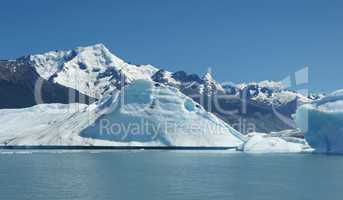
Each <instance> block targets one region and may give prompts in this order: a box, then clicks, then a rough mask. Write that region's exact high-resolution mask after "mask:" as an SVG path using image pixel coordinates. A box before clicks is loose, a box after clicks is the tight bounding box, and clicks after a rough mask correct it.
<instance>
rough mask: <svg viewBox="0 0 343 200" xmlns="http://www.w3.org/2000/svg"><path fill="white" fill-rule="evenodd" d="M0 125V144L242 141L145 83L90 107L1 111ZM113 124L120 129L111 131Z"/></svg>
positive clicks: (182, 99) (189, 103)
mask: <svg viewBox="0 0 343 200" xmlns="http://www.w3.org/2000/svg"><path fill="white" fill-rule="evenodd" d="M121 101H123V102H121ZM0 123H1V124H2V128H1V129H0V144H1V145H84V146H97V145H98V146H203V147H212V146H224V147H237V146H239V145H240V144H242V142H243V140H244V136H242V135H241V134H240V133H239V132H237V131H235V130H234V129H233V128H231V127H230V126H229V125H227V124H226V123H224V122H223V121H222V120H220V119H219V118H217V117H216V116H215V115H213V114H211V113H208V112H206V111H205V110H204V109H203V108H202V107H201V106H200V105H198V104H197V103H195V102H194V101H193V100H192V99H190V98H189V97H187V96H185V95H184V94H182V93H181V92H180V91H179V90H177V89H175V88H172V87H168V86H163V85H161V84H158V83H154V82H152V81H148V80H137V81H135V82H134V83H133V84H131V85H129V86H127V87H126V88H125V89H124V91H121V92H116V93H115V94H114V95H113V96H107V97H105V98H103V99H102V100H101V101H99V102H96V103H94V104H92V105H90V106H87V105H83V104H69V105H65V104H41V105H37V106H34V107H30V108H24V109H3V110H0ZM101 123H108V124H101ZM146 124H148V125H147V128H146V129H139V128H142V127H146V126H145V125H146ZM113 125H120V126H121V127H123V129H121V131H120V132H115V131H116V130H117V129H113ZM137 125H138V126H137ZM141 125H142V126H141ZM116 127H118V126H116Z"/></svg>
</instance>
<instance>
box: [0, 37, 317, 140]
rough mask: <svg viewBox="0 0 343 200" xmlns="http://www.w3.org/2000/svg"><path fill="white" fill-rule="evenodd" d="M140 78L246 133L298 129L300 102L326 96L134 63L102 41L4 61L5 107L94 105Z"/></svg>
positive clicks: (0, 102)
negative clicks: (176, 92) (171, 89)
mask: <svg viewBox="0 0 343 200" xmlns="http://www.w3.org/2000/svg"><path fill="white" fill-rule="evenodd" d="M229 78H230V77H229V76H228V79H229ZM139 79H145V80H151V81H154V82H156V83H158V84H164V85H168V86H171V87H174V88H177V89H178V90H179V91H181V92H182V93H183V94H185V95H187V96H189V97H191V98H192V99H193V100H195V101H196V102H198V103H199V104H201V105H202V106H203V107H204V108H205V109H206V110H207V111H210V112H212V113H214V114H215V115H217V116H218V117H219V118H221V119H223V120H224V121H225V122H227V123H229V124H230V125H231V126H233V127H234V128H236V129H237V130H239V131H240V132H243V133H246V132H249V129H254V130H255V131H260V132H271V131H281V130H284V129H290V128H294V127H293V120H292V118H291V115H292V114H294V113H295V111H296V109H297V106H298V105H302V104H304V103H308V102H311V101H312V100H313V99H318V98H321V96H315V95H312V96H309V97H307V96H303V95H302V94H299V93H297V92H295V91H291V90H287V88H285V87H284V86H283V85H282V84H281V83H279V82H273V81H263V82H260V83H247V84H238V85H235V84H220V83H219V82H218V81H216V80H215V79H214V78H213V77H212V75H211V74H210V73H206V74H205V75H204V76H202V77H200V76H198V75H195V74H187V73H186V72H184V71H178V72H169V71H167V70H164V69H158V68H156V67H154V66H152V65H134V64H130V63H128V62H125V61H124V60H122V59H120V58H118V57H117V56H115V55H113V54H112V53H111V52H110V51H109V50H108V49H107V48H106V47H105V46H104V45H102V44H97V45H93V46H87V47H79V48H76V49H74V50H68V51H51V52H47V53H44V54H38V55H28V56H24V57H21V58H18V59H16V60H1V61H0V94H1V96H2V97H3V98H1V99H0V108H2V109H3V108H23V107H30V106H33V105H36V104H37V103H41V102H44V103H71V102H81V103H86V104H90V103H92V102H94V101H96V100H99V99H101V98H103V97H105V96H107V95H110V94H111V93H112V92H113V91H116V90H118V89H121V87H122V86H125V85H128V84H130V83H132V82H133V81H135V80H139ZM37 91H39V92H37ZM250 126H251V127H250Z"/></svg>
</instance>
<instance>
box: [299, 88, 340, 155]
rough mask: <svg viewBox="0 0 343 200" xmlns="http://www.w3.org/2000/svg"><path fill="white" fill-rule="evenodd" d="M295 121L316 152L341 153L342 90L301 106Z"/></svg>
mask: <svg viewBox="0 0 343 200" xmlns="http://www.w3.org/2000/svg"><path fill="white" fill-rule="evenodd" d="M295 121H296V123H297V126H298V127H299V128H300V129H301V130H302V131H303V132H304V133H305V139H306V141H307V142H308V143H309V145H310V146H311V147H313V148H314V149H315V150H316V152H322V153H343V90H339V91H336V92H334V93H332V94H330V95H328V96H326V97H324V98H322V99H320V100H317V101H314V102H313V103H312V104H306V105H303V106H301V107H300V108H299V109H298V110H297V112H296V115H295Z"/></svg>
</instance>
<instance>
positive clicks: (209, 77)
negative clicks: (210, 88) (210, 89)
mask: <svg viewBox="0 0 343 200" xmlns="http://www.w3.org/2000/svg"><path fill="white" fill-rule="evenodd" d="M202 79H203V80H204V81H214V78H213V76H212V74H211V72H206V73H205V74H204V76H203V77H202Z"/></svg>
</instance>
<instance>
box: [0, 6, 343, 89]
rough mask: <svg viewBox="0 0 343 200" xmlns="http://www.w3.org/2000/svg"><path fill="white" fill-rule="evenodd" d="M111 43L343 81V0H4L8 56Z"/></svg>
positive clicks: (180, 63) (218, 71)
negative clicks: (302, 71)
mask: <svg viewBox="0 0 343 200" xmlns="http://www.w3.org/2000/svg"><path fill="white" fill-rule="evenodd" d="M100 42H101V43H104V44H105V45H106V46H107V47H108V48H109V49H110V50H111V51H112V52H114V53H115V54H116V55H118V56H119V57H122V58H123V59H125V60H128V61H130V62H133V63H151V64H153V65H156V66H160V67H163V68H166V69H169V70H171V71H176V70H182V69H183V70H186V71H188V72H191V73H199V74H201V73H204V72H205V71H206V69H207V68H208V67H211V68H212V71H213V74H214V76H215V78H216V79H218V80H220V81H224V80H225V81H232V82H244V81H259V80H265V79H273V80H280V79H282V78H284V77H285V76H288V75H289V74H292V73H294V72H295V71H296V70H298V69H301V68H302V67H303V66H304V65H309V66H310V69H309V70H310V77H309V78H310V79H309V81H310V84H309V86H310V88H311V89H313V90H316V91H320V90H326V91H332V90H335V89H338V88H343V81H342V78H341V77H342V76H343V1H335V0H330V1H324V0H322V1H317V0H304V1H302V0H287V1H278V0H269V1H264V0H258V1H256V0H251V1H247V0H235V1H229V0H227V1H225V0H222V1H220V0H217V1H216V0H212V1H210V0H174V1H167V0H165V1H162V0H154V1H152V0H151V1H149V0H144V1H143V0H137V1H132V0H123V1H115V0H112V1H110V0H109V1H101V0H96V1H95V0H93V1H86V0H83V1H81V0H80V1H76V0H74V1H67V0H55V1H54V0H50V1H46V0H44V1H43V0H32V1H19V0H8V1H7V0H4V1H1V6H0V58H16V57H19V56H22V55H26V54H29V53H41V52H45V51H48V50H55V49H70V48H74V47H76V46H80V45H81V46H82V45H89V44H94V43H100Z"/></svg>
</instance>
